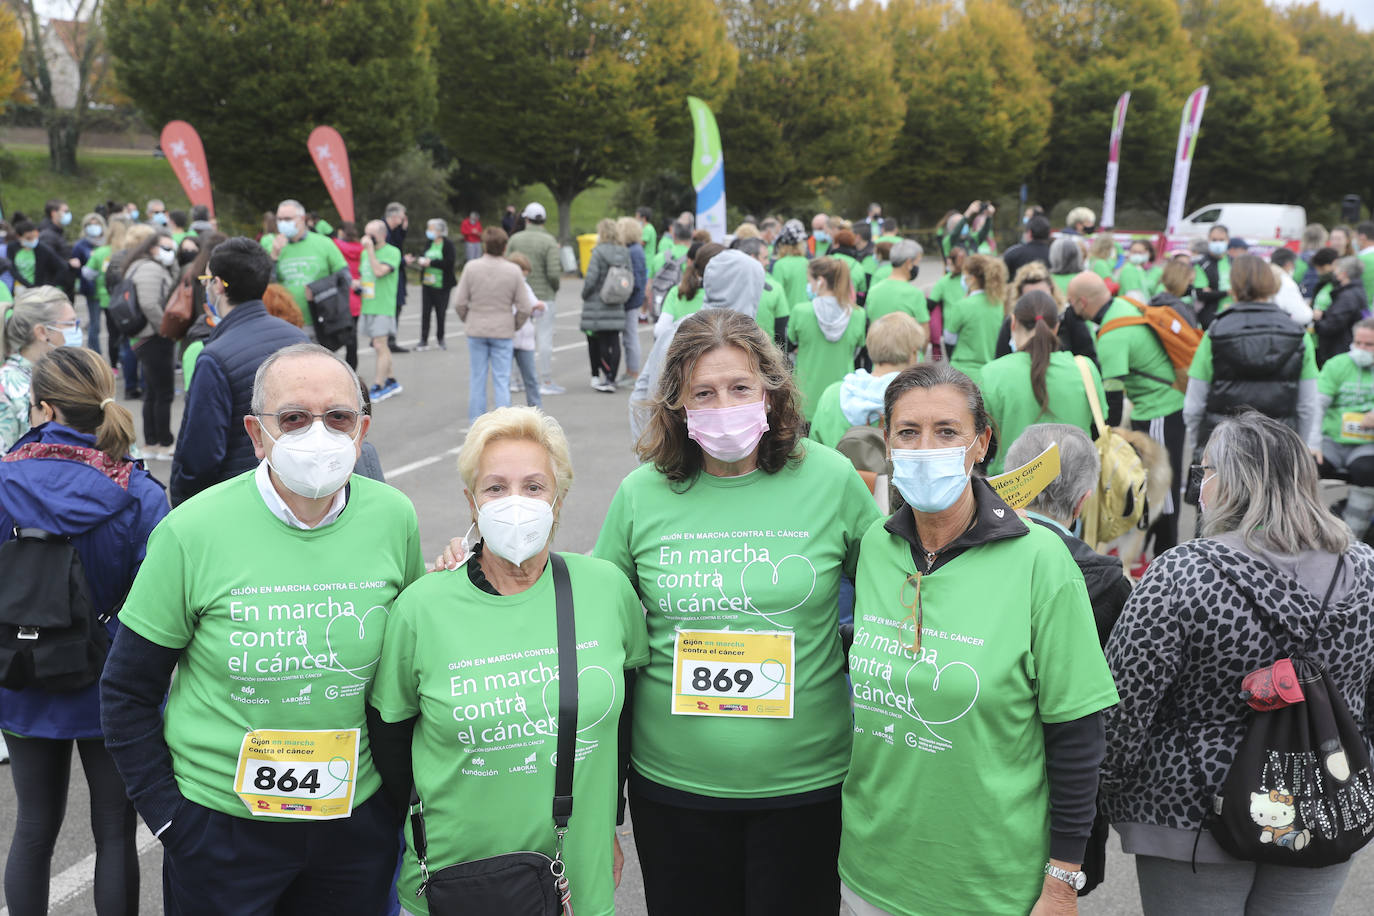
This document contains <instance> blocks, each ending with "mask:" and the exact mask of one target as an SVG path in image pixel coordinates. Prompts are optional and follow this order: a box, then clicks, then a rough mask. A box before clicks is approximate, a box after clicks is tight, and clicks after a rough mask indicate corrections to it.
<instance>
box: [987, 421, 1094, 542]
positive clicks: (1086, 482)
mask: <svg viewBox="0 0 1374 916" xmlns="http://www.w3.org/2000/svg"><path fill="white" fill-rule="evenodd" d="M1053 444H1058V445H1059V476H1058V477H1056V478H1055V479H1054V480H1052V481H1050V484H1049V486H1047V487H1045V489H1043V490H1041V491H1040V494H1039V495H1038V496H1036V497H1035V499H1032V500H1031V501H1030V504H1029V505H1027V506H1026V508H1027V509H1029V510H1030V511H1032V512H1039V513H1040V514H1041V515H1047V516H1049V517H1050V518H1052V519H1054V520H1055V521H1056V522H1059V523H1060V524H1062V525H1064V526H1065V527H1066V528H1067V527H1068V526H1069V525H1071V524H1073V513H1074V510H1075V509H1077V508H1078V501H1079V500H1081V499H1082V498H1083V494H1085V493H1087V492H1088V491H1090V490H1093V489H1096V487H1097V478H1098V476H1099V475H1100V474H1101V472H1102V459H1101V458H1099V457H1098V454H1097V446H1095V445H1093V441H1092V440H1091V439H1089V438H1088V434H1087V433H1085V432H1083V430H1081V429H1079V428H1078V427H1077V426H1070V425H1069V424H1067V423H1036V424H1035V425H1034V426H1027V427H1026V428H1025V429H1024V430H1023V431H1022V432H1021V435H1019V436H1017V437H1016V441H1015V442H1013V443H1012V444H1011V447H1010V448H1008V449H1007V454H1006V457H1005V458H1004V459H1003V463H1004V464H1005V465H1006V468H1007V470H1008V471H1014V470H1016V469H1017V468H1019V467H1021V466H1023V465H1025V464H1027V463H1028V462H1030V461H1033V460H1034V459H1035V458H1036V456H1038V455H1039V454H1040V453H1041V452H1043V451H1044V450H1045V449H1047V448H1049V447H1050V446H1051V445H1053Z"/></svg>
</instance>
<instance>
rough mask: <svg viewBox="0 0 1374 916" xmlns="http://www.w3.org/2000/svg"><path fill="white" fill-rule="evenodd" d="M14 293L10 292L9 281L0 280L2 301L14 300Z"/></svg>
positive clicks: (0, 300)
mask: <svg viewBox="0 0 1374 916" xmlns="http://www.w3.org/2000/svg"><path fill="white" fill-rule="evenodd" d="M13 301H14V293H12V292H10V286H9V284H8V283H5V282H3V281H0V302H13Z"/></svg>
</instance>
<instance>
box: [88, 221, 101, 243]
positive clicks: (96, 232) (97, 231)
mask: <svg viewBox="0 0 1374 916" xmlns="http://www.w3.org/2000/svg"><path fill="white" fill-rule="evenodd" d="M86 234H87V235H89V236H90V237H91V238H93V239H98V238H100V237H101V236H102V235H104V234H105V230H104V229H101V228H100V224H99V223H91V224H89V225H88V226H87V227H86Z"/></svg>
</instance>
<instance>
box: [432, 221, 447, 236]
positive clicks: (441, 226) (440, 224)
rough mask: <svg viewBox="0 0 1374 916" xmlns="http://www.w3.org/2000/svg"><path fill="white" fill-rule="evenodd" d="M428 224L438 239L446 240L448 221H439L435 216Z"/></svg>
mask: <svg viewBox="0 0 1374 916" xmlns="http://www.w3.org/2000/svg"><path fill="white" fill-rule="evenodd" d="M429 224H430V225H431V226H433V227H434V231H435V233H436V234H437V235H438V236H439V237H440V238H445V239H446V238H448V221H447V220H442V219H440V218H439V217H437V216H436V217H434V219H432V220H430V221H429Z"/></svg>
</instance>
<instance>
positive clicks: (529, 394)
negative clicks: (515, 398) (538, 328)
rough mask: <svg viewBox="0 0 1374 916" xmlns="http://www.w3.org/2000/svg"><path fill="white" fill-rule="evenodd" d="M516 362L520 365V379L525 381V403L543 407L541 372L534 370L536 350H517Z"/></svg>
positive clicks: (515, 352)
mask: <svg viewBox="0 0 1374 916" xmlns="http://www.w3.org/2000/svg"><path fill="white" fill-rule="evenodd" d="M514 354H515V364H516V365H517V366H519V367H520V379H521V380H522V381H523V382H524V383H525V403H526V404H527V405H528V406H530V407H541V408H542V407H543V406H544V401H543V400H542V399H541V398H540V397H539V374H538V373H537V372H535V371H534V351H533V350H515V351H514Z"/></svg>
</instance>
